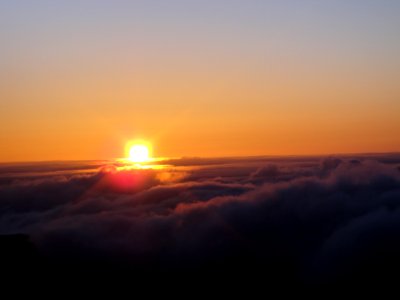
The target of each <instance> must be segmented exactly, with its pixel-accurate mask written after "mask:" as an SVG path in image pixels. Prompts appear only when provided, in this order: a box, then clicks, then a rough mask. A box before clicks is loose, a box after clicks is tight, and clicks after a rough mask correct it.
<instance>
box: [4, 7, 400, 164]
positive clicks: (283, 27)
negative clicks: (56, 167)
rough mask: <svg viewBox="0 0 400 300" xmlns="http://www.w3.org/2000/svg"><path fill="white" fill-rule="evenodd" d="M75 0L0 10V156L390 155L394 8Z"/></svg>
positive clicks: (399, 109) (397, 71)
mask: <svg viewBox="0 0 400 300" xmlns="http://www.w3.org/2000/svg"><path fill="white" fill-rule="evenodd" d="M172 2H174V1H172ZM206 2H207V1H206ZM221 2H224V1H221ZM66 3H67V2H66ZM78 3H79V2H73V4H69V5H67V4H65V5H67V8H68V9H69V10H68V9H67V10H66V8H65V7H48V8H47V10H44V11H43V10H40V9H39V8H38V9H37V10H33V11H32V10H28V9H27V11H21V8H20V7H13V6H12V5H10V6H9V7H6V11H7V10H8V11H9V14H10V17H8V18H6V19H5V21H4V20H3V21H2V22H6V23H7V22H8V23H7V25H8V26H7V27H4V26H2V29H1V30H0V37H2V38H3V40H5V39H6V40H7V41H8V43H7V45H6V47H5V50H4V53H3V54H2V55H1V56H0V63H1V66H2V68H1V69H0V96H1V102H0V145H1V150H0V161H29V160H55V159H56V160H58V159H59V160H64V159H103V158H115V157H121V156H123V155H124V145H125V143H126V142H127V141H129V140H130V139H135V138H142V139H146V140H149V141H151V142H152V144H153V148H154V155H156V156H173V157H177V156H236V155H286V154H327V153H329V154H331V153H346V152H395V151H400V138H399V136H400V135H399V133H400V122H399V117H400V100H399V99H400V84H399V81H398V80H399V78H400V59H399V56H398V53H400V39H399V38H398V35H397V31H398V28H399V27H398V25H400V24H398V23H399V22H398V19H396V18H395V17H394V16H392V17H391V16H388V13H389V12H390V11H391V10H390V9H393V8H390V7H381V8H380V9H381V10H378V11H377V10H376V9H375V10H374V11H375V14H374V18H376V20H375V19H374V20H371V19H368V18H366V17H365V16H364V19H362V18H361V17H357V16H354V15H353V14H345V15H341V14H337V15H335V14H333V15H332V14H331V12H330V11H329V9H328V8H325V7H322V6H321V7H319V8H318V9H319V11H318V14H316V13H315V12H314V11H313V10H312V9H310V10H305V15H304V16H298V15H297V16H293V12H292V11H291V10H289V11H287V12H286V11H285V9H288V8H282V7H279V4H276V5H275V6H274V7H272V8H271V7H269V8H268V9H266V8H265V10H263V11H261V12H260V11H258V10H256V9H255V8H251V7H243V9H244V12H245V13H246V16H245V17H246V18H245V17H243V16H242V18H238V16H241V15H240V14H241V13H242V12H241V11H240V8H241V7H236V8H235V7H233V8H232V11H228V12H225V14H222V12H221V15H219V14H218V13H217V17H218V18H217V17H216V15H214V14H213V13H211V12H210V11H208V10H206V11H204V12H201V13H200V16H199V15H198V14H199V13H197V12H196V11H195V8H190V7H189V8H187V10H185V13H183V12H182V14H177V15H176V14H174V15H172V12H173V11H174V10H173V9H172V8H174V7H172V8H170V10H171V11H170V10H167V11H166V12H164V13H162V14H161V15H159V14H157V15H154V13H150V12H147V13H148V15H145V16H147V18H145V17H142V18H143V19H140V18H139V19H134V18H133V19H132V18H130V17H131V15H130V14H129V13H130V12H131V14H132V16H133V15H134V14H135V10H134V9H133V8H132V7H122V6H123V5H122V4H121V7H120V8H118V7H117V8H115V7H114V10H112V12H109V11H107V7H100V8H98V10H97V11H95V13H94V16H93V15H91V14H90V13H89V12H90V10H89V9H88V8H86V7H83V8H82V7H81V8H80V10H77V9H76V7H78V6H79V5H80V4H78ZM305 3H308V1H305ZM125 5H128V4H125ZM143 5H144V4H143ZM205 5H208V6H210V7H212V5H213V4H211V2H210V3H209V2H207V4H205ZM238 5H239V4H238ZM243 5H244V4H243ZM260 5H261V6H262V5H263V4H260ZM99 6H100V5H99ZM103 6H104V5H103ZM172 6H174V4H172ZM239 6H240V5H239ZM244 6H245V5H244ZM175 8H176V7H175ZM129 9H131V11H130V10H129ZM143 9H144V8H143ZM271 9H272V11H271ZM274 9H275V10H276V11H274ZM324 9H325V10H324ZM366 9H367V8H366ZM368 9H371V12H372V11H373V10H372V9H373V8H368ZM0 11H2V14H4V9H3V10H1V9H0ZM78 11H79V13H78ZM126 11H127V12H128V13H127V12H126ZM149 11H151V12H152V10H149ZM211 11H212V10H211ZM398 11H400V9H399V10H398ZM123 12H125V13H124V14H123ZM239 12H240V13H239ZM274 12H275V13H277V12H278V13H279V14H281V17H282V18H281V19H278V18H276V19H273V20H270V19H268V16H269V15H270V14H273V13H274ZM366 12H369V10H367V11H366ZM175 13H176V12H175ZM187 13H189V16H190V14H193V18H190V17H187V15H186V14H187ZM379 13H381V15H379ZM21 14H22V16H21ZM109 14H110V15H109ZM111 14H112V16H111ZM169 14H171V15H169ZM321 14H322V15H323V14H326V16H329V17H330V19H328V21H326V22H328V23H324V22H325V21H321V20H323V18H321ZM377 14H378V15H377ZM231 15H232V19H231V18H230V16H231ZM371 15H372V14H371ZM376 15H377V16H376ZM27 16H28V17H27ZM51 16H53V17H51ZM54 16H57V18H54ZM78 17H81V18H82V20H80V19H79V18H78ZM234 17H235V18H234ZM379 17H381V19H380V18H379ZM152 18H153V19H152ZM355 18H356V19H355ZM357 18H360V19H357ZM214 19H215V20H214ZM265 19H267V20H268V21H265ZM132 20H134V21H132ZM152 20H153V21H154V22H152ZM210 20H211V21H210ZM254 20H256V21H257V22H258V23H257V22H256V21H254ZM372 21H373V22H375V23H373V22H372ZM379 21H381V23H379ZM210 22H211V23H212V24H210ZM213 22H214V23H213ZM262 22H269V23H268V24H263V23H262ZM371 22H372V25H371ZM382 22H383V23H382ZM343 23H344V24H343ZM376 24H379V25H376ZM95 25H98V26H95ZM185 25H187V26H185ZM267 25H268V26H267ZM335 26H336V27H335ZM346 26H347V27H346ZM363 26H364V27H363ZM369 26H373V28H372V29H371V28H369ZM379 26H380V27H379Z"/></svg>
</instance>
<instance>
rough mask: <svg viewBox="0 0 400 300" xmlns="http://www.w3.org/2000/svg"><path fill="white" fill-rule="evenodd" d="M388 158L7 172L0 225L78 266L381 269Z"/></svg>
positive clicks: (386, 250) (320, 276) (294, 277)
mask: <svg viewBox="0 0 400 300" xmlns="http://www.w3.org/2000/svg"><path fill="white" fill-rule="evenodd" d="M398 165H399V160H398V157H397V156H390V157H389V156H386V157H357V158H356V157H337V158H298V159H294V158H293V159H271V158H270V159H260V160H255V159H247V160H246V159H240V160H239V159H237V160H234V159H233V160H221V161H219V164H218V161H214V160H213V161H212V163H210V164H207V162H206V161H204V160H201V161H199V163H198V164H196V159H186V161H185V160H182V161H181V162H179V161H175V164H174V165H171V166H170V167H167V168H166V169H162V170H153V169H148V170H129V169H122V170H121V169H117V168H116V167H115V166H109V165H108V166H101V167H99V169H98V171H97V172H94V173H82V174H81V173H76V172H71V173H66V174H63V175H55V174H52V175H49V176H28V177H23V176H22V179H21V176H18V177H17V178H14V177H12V176H11V175H7V176H9V178H8V179H7V180H3V181H2V184H1V185H0V199H1V201H0V230H1V234H3V235H10V234H17V233H18V234H21V233H22V234H26V235H29V237H30V240H31V241H32V243H33V245H34V246H35V248H36V249H37V251H38V253H39V254H40V256H41V257H44V258H45V259H46V261H47V262H49V263H50V264H61V265H62V264H63V263H65V264H66V265H68V264H74V265H75V266H79V268H85V267H86V266H89V267H92V266H93V265H96V266H106V265H107V266H112V267H113V268H114V267H115V268H120V269H121V268H122V269H130V270H136V271H137V270H140V271H141V272H149V270H151V271H156V272H170V273H174V272H183V271H184V272H189V273H190V272H192V273H196V274H200V273H202V272H209V271H210V270H212V272H213V273H214V274H224V275H227V274H229V275H230V276H235V274H236V275H238V274H255V272H261V274H263V276H264V277H265V278H269V279H271V278H273V279H274V281H285V282H295V283H332V282H347V281H354V280H355V279H357V280H360V281H361V280H369V279H371V278H378V276H377V274H379V278H382V277H388V278H389V277H391V276H392V274H393V273H392V271H394V269H395V268H397V267H400V259H399V258H398V257H399V254H400V171H399V168H398ZM39 168H40V167H39ZM83 169H85V168H83ZM31 171H32V170H29V172H31ZM74 171H75V168H74ZM7 172H10V170H9V169H7ZM7 174H8V173H7ZM3 179H4V176H3ZM89 267H88V268H89Z"/></svg>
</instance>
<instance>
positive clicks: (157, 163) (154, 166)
mask: <svg viewBox="0 0 400 300" xmlns="http://www.w3.org/2000/svg"><path fill="white" fill-rule="evenodd" d="M166 160H167V158H165V157H154V158H149V159H148V160H147V161H145V162H133V161H132V160H131V159H130V158H120V159H117V162H118V163H119V166H118V167H117V170H118V171H124V170H149V169H151V170H162V169H165V168H167V167H170V165H168V164H164V163H163V162H164V161H166Z"/></svg>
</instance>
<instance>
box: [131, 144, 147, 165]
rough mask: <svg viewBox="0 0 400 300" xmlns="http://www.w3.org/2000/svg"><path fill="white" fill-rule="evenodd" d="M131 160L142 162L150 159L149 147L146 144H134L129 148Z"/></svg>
mask: <svg viewBox="0 0 400 300" xmlns="http://www.w3.org/2000/svg"><path fill="white" fill-rule="evenodd" d="M129 160H131V161H132V162H135V163H142V162H146V161H149V160H150V151H149V147H147V146H146V145H133V146H132V147H130V149H129Z"/></svg>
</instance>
